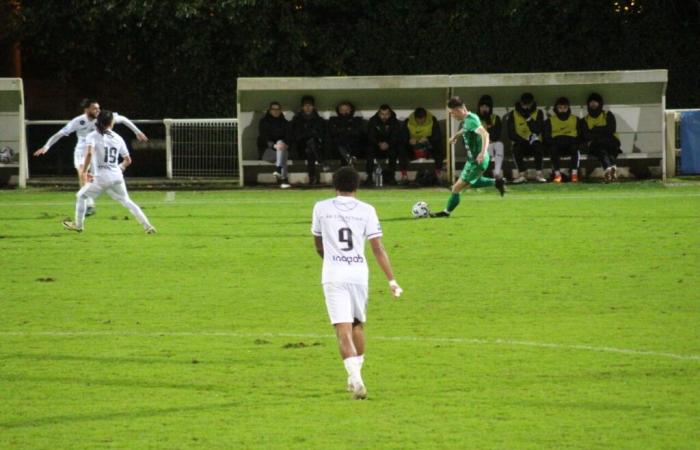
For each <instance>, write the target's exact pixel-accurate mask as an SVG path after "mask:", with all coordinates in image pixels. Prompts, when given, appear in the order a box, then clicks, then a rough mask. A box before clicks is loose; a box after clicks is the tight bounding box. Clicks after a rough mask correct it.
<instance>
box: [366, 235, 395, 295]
mask: <svg viewBox="0 0 700 450" xmlns="http://www.w3.org/2000/svg"><path fill="white" fill-rule="evenodd" d="M369 243H370V245H371V246H372V253H374V257H375V258H376V260H377V264H379V267H381V269H382V271H383V272H384V275H386V279H387V281H389V287H390V288H391V294H392V295H393V296H394V297H400V296H401V294H402V293H403V289H401V287H400V286H399V284H398V283H397V282H396V280H395V279H394V272H393V271H392V269H391V262H390V261H389V255H387V253H386V250H384V244H382V238H381V237H376V238H373V239H370V240H369Z"/></svg>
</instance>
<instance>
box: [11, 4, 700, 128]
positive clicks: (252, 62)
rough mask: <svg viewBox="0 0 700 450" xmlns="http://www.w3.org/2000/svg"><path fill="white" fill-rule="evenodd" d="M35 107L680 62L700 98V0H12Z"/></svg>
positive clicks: (220, 103)
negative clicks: (307, 81)
mask: <svg viewBox="0 0 700 450" xmlns="http://www.w3.org/2000/svg"><path fill="white" fill-rule="evenodd" d="M0 17H2V20H1V21H0V24H1V28H0V42H1V43H2V44H1V45H0V47H1V52H2V55H1V56H2V64H0V69H1V70H2V73H0V76H13V75H16V74H17V72H20V74H21V76H22V77H23V78H24V80H25V91H26V98H27V114H28V118H30V119H51V118H60V119H66V118H70V117H73V116H74V115H76V114H78V113H79V112H80V111H79V108H78V106H77V102H78V100H79V99H80V98H82V97H86V96H93V97H97V98H98V99H99V100H100V101H101V102H102V103H103V104H104V105H108V106H109V107H110V108H111V109H115V110H117V111H122V112H124V113H126V114H128V115H129V117H132V118H162V117H223V116H232V115H234V113H235V89H236V77H239V76H323V75H389V74H441V73H444V74H450V73H506V72H548V71H582V70H627V69H668V70H669V86H668V98H667V105H668V107H670V108H682V107H697V106H698V105H700V82H698V68H699V67H700V49H699V44H700V1H699V0H658V1H651V0H586V1H582V0H548V1H543V0H506V1H492V0H472V1H450V0H400V1H399V0H385V1H371V0H353V1H347V0H325V1H320V0H267V1H256V0H247V1H245V0H238V1H236V0H220V1H207V0H194V1H179V0H172V1H161V0H140V1H131V0H104V1H94V0H73V1H47V0H23V1H20V0H0Z"/></svg>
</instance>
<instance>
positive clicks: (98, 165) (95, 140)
mask: <svg viewBox="0 0 700 450" xmlns="http://www.w3.org/2000/svg"><path fill="white" fill-rule="evenodd" d="M85 142H86V145H87V146H89V147H92V161H91V162H90V165H91V166H92V167H95V176H96V177H97V178H102V177H105V176H108V177H110V178H115V176H116V177H117V178H120V177H123V175H122V171H121V169H120V168H119V157H120V156H121V157H122V158H124V157H126V156H129V150H127V148H126V143H125V142H124V139H122V137H121V136H119V135H118V134H117V133H116V132H115V131H114V130H108V131H105V134H100V133H99V132H98V131H93V132H92V133H90V134H88V135H87V137H86V138H85Z"/></svg>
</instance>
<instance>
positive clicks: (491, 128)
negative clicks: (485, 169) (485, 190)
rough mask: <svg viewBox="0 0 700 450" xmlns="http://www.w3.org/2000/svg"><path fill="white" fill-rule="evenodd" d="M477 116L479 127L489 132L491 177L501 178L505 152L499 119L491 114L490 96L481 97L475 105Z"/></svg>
mask: <svg viewBox="0 0 700 450" xmlns="http://www.w3.org/2000/svg"><path fill="white" fill-rule="evenodd" d="M477 114H478V115H479V120H481V125H482V126H483V127H484V128H485V129H486V131H488V132H489V146H488V152H489V156H490V157H491V159H492V160H493V162H494V166H493V176H494V177H495V178H503V158H504V154H505V150H504V148H503V141H501V133H502V129H503V127H502V123H501V118H500V117H498V115H497V114H494V113H493V99H492V98H491V96H490V95H482V96H481V98H480V99H479V103H478V104H477Z"/></svg>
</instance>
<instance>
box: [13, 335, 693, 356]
mask: <svg viewBox="0 0 700 450" xmlns="http://www.w3.org/2000/svg"><path fill="white" fill-rule="evenodd" d="M112 336H124V337H143V338H159V337H231V338H280V337H282V338H307V339H335V336H334V335H330V334H316V333H239V332H232V331H201V332H197V331H163V332H158V331H154V332H140V331H36V332H33V331H29V332H24V331H0V337H58V338H60V337H65V338H73V337H112ZM368 338H369V340H375V341H391V342H417V343H429V344H435V343H448V344H467V345H495V346H506V347H534V348H549V349H555V350H578V351H590V352H600V353H618V354H623V355H634V356H653V357H659V358H669V359H677V360H682V361H700V355H693V354H681V353H672V352H660V351H654V350H635V349H629V348H617V347H607V346H605V347H598V346H594V345H585V344H555V343H550V342H536V341H521V340H516V339H477V338H459V337H429V336H372V335H370V336H369V337H368Z"/></svg>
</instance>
